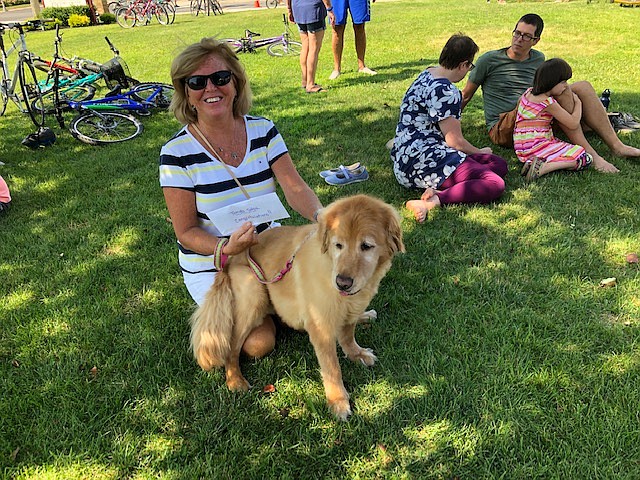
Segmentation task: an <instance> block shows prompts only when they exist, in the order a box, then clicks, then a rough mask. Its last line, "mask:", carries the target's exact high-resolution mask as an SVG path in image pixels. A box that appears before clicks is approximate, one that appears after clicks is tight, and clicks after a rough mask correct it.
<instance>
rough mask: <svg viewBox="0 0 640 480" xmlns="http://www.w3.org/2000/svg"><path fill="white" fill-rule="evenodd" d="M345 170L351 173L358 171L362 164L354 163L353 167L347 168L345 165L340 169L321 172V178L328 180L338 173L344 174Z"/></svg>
mask: <svg viewBox="0 0 640 480" xmlns="http://www.w3.org/2000/svg"><path fill="white" fill-rule="evenodd" d="M345 168H346V169H347V170H351V171H353V170H357V169H358V168H360V162H356V163H352V164H351V165H347V166H346V167H345V166H344V165H340V166H339V167H338V168H332V169H331V170H323V171H321V172H320V176H321V177H322V178H327V177H329V176H331V175H335V174H336V173H340V172H342V170H343V169H345Z"/></svg>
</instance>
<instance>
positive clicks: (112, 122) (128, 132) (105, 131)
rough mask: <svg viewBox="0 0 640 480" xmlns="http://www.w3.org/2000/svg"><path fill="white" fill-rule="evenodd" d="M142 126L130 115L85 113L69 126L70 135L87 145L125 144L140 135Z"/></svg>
mask: <svg viewBox="0 0 640 480" xmlns="http://www.w3.org/2000/svg"><path fill="white" fill-rule="evenodd" d="M142 130H143V126H142V123H140V122H139V121H138V120H137V119H136V118H134V117H132V116H131V115H127V114H124V113H118V112H100V113H99V114H98V113H95V112H87V113H84V114H81V115H79V116H77V117H76V118H74V119H73V120H72V121H71V125H69V131H70V132H71V135H73V136H74V137H75V138H77V139H78V140H80V141H81V142H84V143H88V144H89V145H108V144H110V143H119V142H126V141H127V140H131V139H132V138H135V137H137V136H138V135H140V134H141V133H142Z"/></svg>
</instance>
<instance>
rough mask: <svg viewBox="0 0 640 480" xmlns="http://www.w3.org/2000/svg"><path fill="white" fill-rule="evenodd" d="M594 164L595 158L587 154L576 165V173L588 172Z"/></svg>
mask: <svg viewBox="0 0 640 480" xmlns="http://www.w3.org/2000/svg"><path fill="white" fill-rule="evenodd" d="M591 163H593V157H592V156H591V154H590V153H587V152H585V153H584V155H581V156H580V158H578V163H577V164H576V168H575V170H574V172H581V171H582V170H586V169H587V168H589V167H590V166H591Z"/></svg>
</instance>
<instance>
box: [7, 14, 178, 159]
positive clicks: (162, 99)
mask: <svg viewBox="0 0 640 480" xmlns="http://www.w3.org/2000/svg"><path fill="white" fill-rule="evenodd" d="M42 25H43V21H40V20H35V21H28V22H23V23H20V22H17V23H10V24H0V51H1V56H0V63H1V65H0V66H1V70H2V84H1V86H0V92H1V95H0V96H1V99H2V103H1V105H0V114H4V113H5V111H6V107H7V103H8V101H9V100H11V101H12V102H13V103H14V104H15V105H16V106H17V108H18V110H19V111H20V112H22V113H27V114H28V115H29V117H30V118H31V121H32V122H33V124H34V125H35V126H36V127H37V129H38V130H37V132H36V133H35V134H32V135H29V136H27V138H25V141H24V142H23V143H24V144H25V145H27V146H30V147H34V146H39V145H48V144H51V143H53V141H55V135H54V134H53V132H51V130H50V129H49V128H47V127H45V121H46V118H47V117H48V116H53V117H54V118H55V120H56V121H57V123H58V125H59V126H60V127H61V128H64V126H65V119H64V115H63V113H64V112H68V111H73V112H75V113H76V116H75V118H74V119H73V120H72V121H71V122H70V124H69V130H70V132H71V133H72V135H73V136H74V137H75V138H77V139H78V140H80V141H82V142H85V143H89V144H93V145H97V144H108V143H115V142H122V141H126V140H129V139H131V138H135V137H136V136H138V135H140V134H141V133H142V131H143V126H142V123H141V122H140V120H139V119H138V118H137V117H136V116H134V115H132V113H134V114H136V115H143V116H144V115H149V114H150V113H151V112H152V111H153V110H155V109H166V108H167V107H168V106H169V103H170V102H171V98H172V96H173V87H172V86H171V85H168V84H164V83H158V82H139V81H138V80H136V79H134V78H133V77H131V75H130V73H129V68H128V66H127V65H126V63H125V61H124V60H123V59H122V57H120V54H119V51H118V50H117V48H116V47H115V46H114V45H113V44H112V43H111V42H110V41H109V39H108V38H107V37H105V40H106V42H107V44H108V45H109V48H110V49H111V51H112V53H113V58H112V59H111V60H109V61H107V62H105V63H100V62H96V61H94V60H91V59H86V58H81V57H77V56H73V57H65V56H64V55H63V54H62V53H61V43H62V36H61V34H60V32H59V27H58V26H56V30H55V39H54V56H53V58H52V59H51V60H45V59H42V58H40V57H39V56H37V55H35V54H34V53H33V52H30V51H29V50H28V48H27V44H26V39H25V31H24V29H25V27H27V26H29V27H39V26H42ZM5 35H7V36H8V38H9V39H10V40H11V47H9V48H8V49H6V48H5V43H4V37H5ZM13 52H16V55H17V60H16V64H15V66H14V69H13V72H10V70H9V63H8V61H7V57H8V55H10V54H11V53H13ZM39 76H40V78H38V77H39ZM99 83H104V86H105V87H106V88H107V89H108V92H107V94H106V95H105V96H104V97H102V98H97V99H95V98H94V95H95V93H96V89H97V87H98V85H99ZM18 87H19V90H18Z"/></svg>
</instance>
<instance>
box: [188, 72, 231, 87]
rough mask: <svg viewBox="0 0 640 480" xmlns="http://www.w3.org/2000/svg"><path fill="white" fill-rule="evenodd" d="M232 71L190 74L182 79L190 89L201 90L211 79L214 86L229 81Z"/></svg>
mask: <svg viewBox="0 0 640 480" xmlns="http://www.w3.org/2000/svg"><path fill="white" fill-rule="evenodd" d="M232 77H233V72H230V71H229V70H220V71H218V72H213V73H210V74H209V75H191V76H190V77H187V78H185V79H184V83H185V85H187V87H189V88H190V89H191V90H202V89H203V88H205V87H206V86H207V81H209V80H211V83H213V84H214V85H215V86H216V87H222V86H224V85H226V84H227V83H229V82H230V81H231V78H232Z"/></svg>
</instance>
